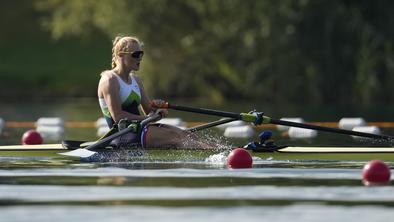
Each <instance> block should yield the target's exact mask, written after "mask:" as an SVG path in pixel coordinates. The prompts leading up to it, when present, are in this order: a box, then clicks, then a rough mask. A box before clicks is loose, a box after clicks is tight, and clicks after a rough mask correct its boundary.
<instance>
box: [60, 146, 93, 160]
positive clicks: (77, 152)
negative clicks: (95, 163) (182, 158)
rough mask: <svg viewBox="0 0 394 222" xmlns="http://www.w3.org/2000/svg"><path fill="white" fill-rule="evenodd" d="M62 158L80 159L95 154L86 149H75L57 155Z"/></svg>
mask: <svg viewBox="0 0 394 222" xmlns="http://www.w3.org/2000/svg"><path fill="white" fill-rule="evenodd" d="M59 154H60V155H63V156H71V157H80V158H90V157H92V156H93V155H95V154H97V152H95V151H91V150H88V149H83V148H82V149H75V150H72V151H69V152H64V153H59Z"/></svg>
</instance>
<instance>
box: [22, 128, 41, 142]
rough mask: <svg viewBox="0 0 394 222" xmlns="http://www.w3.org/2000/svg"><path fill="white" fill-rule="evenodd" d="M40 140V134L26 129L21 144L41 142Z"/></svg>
mask: <svg viewBox="0 0 394 222" xmlns="http://www.w3.org/2000/svg"><path fill="white" fill-rule="evenodd" d="M42 142H43V139H42V136H41V134H40V133H39V132H37V131H35V130H28V131H26V132H25V133H24V134H23V136H22V144H23V145H32V144H42Z"/></svg>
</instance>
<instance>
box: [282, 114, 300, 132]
mask: <svg viewBox="0 0 394 222" xmlns="http://www.w3.org/2000/svg"><path fill="white" fill-rule="evenodd" d="M280 120H283V121H289V122H295V123H304V122H305V121H304V119H303V118H301V117H284V118H280ZM276 128H277V129H278V130H279V131H282V132H283V131H287V130H289V129H290V127H289V126H282V125H277V126H276Z"/></svg>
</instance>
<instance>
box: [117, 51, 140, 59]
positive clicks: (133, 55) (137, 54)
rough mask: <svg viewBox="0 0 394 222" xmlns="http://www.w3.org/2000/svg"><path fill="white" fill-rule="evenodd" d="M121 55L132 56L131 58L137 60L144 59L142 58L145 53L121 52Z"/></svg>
mask: <svg viewBox="0 0 394 222" xmlns="http://www.w3.org/2000/svg"><path fill="white" fill-rule="evenodd" d="M119 53H124V54H130V55H131V57H133V58H135V59H142V56H144V51H135V52H119Z"/></svg>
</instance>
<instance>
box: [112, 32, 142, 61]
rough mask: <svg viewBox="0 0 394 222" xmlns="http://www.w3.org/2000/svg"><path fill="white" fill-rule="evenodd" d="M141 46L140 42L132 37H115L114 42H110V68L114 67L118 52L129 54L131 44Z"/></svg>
mask: <svg viewBox="0 0 394 222" xmlns="http://www.w3.org/2000/svg"><path fill="white" fill-rule="evenodd" d="M135 43H137V44H139V45H141V42H140V40H138V38H136V37H133V36H119V35H118V36H116V37H115V39H114V41H113V42H112V63H111V67H112V68H115V67H116V62H115V61H116V56H117V55H119V53H120V52H131V47H132V45H133V44H135Z"/></svg>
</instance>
